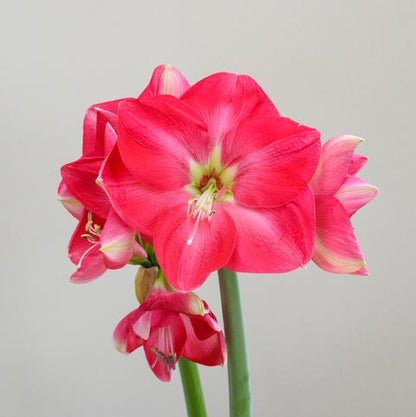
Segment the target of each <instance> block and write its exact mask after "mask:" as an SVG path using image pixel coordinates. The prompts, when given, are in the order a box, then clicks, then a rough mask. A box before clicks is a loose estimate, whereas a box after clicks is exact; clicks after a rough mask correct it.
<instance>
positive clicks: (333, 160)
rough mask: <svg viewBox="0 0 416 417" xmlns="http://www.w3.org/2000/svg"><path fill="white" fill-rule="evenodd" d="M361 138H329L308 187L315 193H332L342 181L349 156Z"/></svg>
mask: <svg viewBox="0 0 416 417" xmlns="http://www.w3.org/2000/svg"><path fill="white" fill-rule="evenodd" d="M362 141H363V139H361V138H359V137H357V136H351V135H342V136H336V137H334V138H332V139H329V140H328V141H327V142H326V143H325V144H324V145H323V146H322V152H321V158H320V160H319V165H318V168H317V169H316V172H315V175H314V177H313V178H312V181H311V183H310V187H311V188H312V191H313V192H314V194H315V195H333V194H335V193H336V192H337V190H338V188H339V187H340V186H341V184H342V183H343V182H344V180H345V177H346V176H347V174H348V171H349V169H350V164H351V162H350V161H351V157H352V155H353V153H354V150H355V148H356V147H357V145H358V144H359V143H360V142H362Z"/></svg>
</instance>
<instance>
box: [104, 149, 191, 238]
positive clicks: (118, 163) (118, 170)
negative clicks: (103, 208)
mask: <svg viewBox="0 0 416 417" xmlns="http://www.w3.org/2000/svg"><path fill="white" fill-rule="evenodd" d="M100 177H101V178H100V181H101V183H102V186H103V187H104V189H105V190H106V191H107V193H108V196H109V198H110V200H111V204H112V206H113V207H114V209H115V210H116V211H117V213H118V214H119V216H120V217H121V218H122V219H123V220H124V221H125V222H126V223H127V224H129V225H130V226H132V227H133V228H134V229H135V230H138V231H140V232H141V233H145V234H148V235H152V234H153V232H154V228H155V224H156V220H157V219H158V218H159V216H160V215H161V213H163V212H164V211H165V210H166V209H168V208H169V207H170V206H171V205H177V204H179V203H180V202H183V204H184V205H186V204H187V201H188V199H189V195H188V194H187V193H186V192H185V191H182V190H173V191H162V192H160V191H159V190H156V189H154V188H150V187H146V186H144V185H143V184H142V183H141V182H139V181H138V180H137V179H136V178H135V177H133V175H132V174H131V173H130V172H129V171H128V170H127V169H126V167H125V166H124V163H123V161H122V160H121V157H120V153H119V151H118V148H117V146H116V147H115V148H114V150H113V151H112V152H111V154H110V155H109V157H108V158H107V160H106V161H105V163H104V165H103V169H102V171H101V173H100Z"/></svg>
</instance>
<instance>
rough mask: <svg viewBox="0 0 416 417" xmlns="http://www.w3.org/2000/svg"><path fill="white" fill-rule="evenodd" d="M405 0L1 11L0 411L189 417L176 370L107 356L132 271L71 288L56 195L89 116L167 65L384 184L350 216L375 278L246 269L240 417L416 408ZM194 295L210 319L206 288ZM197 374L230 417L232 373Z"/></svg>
mask: <svg viewBox="0 0 416 417" xmlns="http://www.w3.org/2000/svg"><path fill="white" fill-rule="evenodd" d="M414 4H415V3H414V1H410V0H409V1H404V0H401V1H400V0H399V1H394V2H393V1H357V0H350V1H342V2H341V1H334V0H331V1H323V0H321V1H315V2H307V1H298V0H291V1H267V2H244V1H239V2H235V3H234V2H218V1H212V0H211V1H209V2H197V1H189V2H180V1H165V2H150V1H149V2H140V1H130V2H128V1H121V2H116V1H112V2H110V1H107V2H106V1H103V0H100V1H91V0H83V1H78V0H71V1H65V2H60V1H44V0H38V1H31V0H26V1H12V0H8V1H7V4H6V2H5V1H2V3H1V13H0V19H1V22H0V23H1V24H0V35H1V36H0V39H1V40H0V42H1V44H2V45H1V51H2V54H1V66H0V75H1V76H0V88H1V126H0V131H1V154H0V162H1V163H0V176H1V182H0V184H1V194H0V198H1V207H2V216H1V220H0V221H1V235H2V239H1V275H2V277H1V283H0V285H1V293H0V325H1V351H0V352H1V353H0V381H1V386H0V415H2V416H7V417H14V416H19V417H20V416H31V417H49V416H51V417H52V416H53V417H55V416H59V417H60V416H70V417H84V416H100V417H107V416H108V417H114V416H122V417H129V416H132V417H133V416H134V417H137V416H143V415H149V416H168V417H171V416H173V417H176V416H184V415H185V411H184V405H183V398H182V391H181V386H180V381H179V374H178V373H176V374H175V375H174V378H173V381H172V383H171V384H163V383H161V382H159V381H157V380H156V378H155V377H154V376H153V375H152V374H151V372H150V371H149V369H148V367H147V364H146V363H145V359H144V355H143V352H141V351H138V352H137V353H136V354H133V355H131V356H130V357H123V356H122V355H120V354H119V353H118V352H117V351H116V350H115V349H114V348H113V346H112V339H111V335H112V331H113V328H114V326H115V325H116V323H117V322H118V320H119V319H120V318H121V317H122V316H123V315H124V314H126V313H127V312H128V311H130V310H131V309H133V308H134V307H135V305H136V303H135V298H134V293H133V281H134V274H135V269H134V268H133V267H127V268H125V269H124V270H120V271H116V272H113V273H108V274H107V275H106V276H105V277H103V278H102V279H99V280H98V281H96V282H94V283H91V284H89V285H84V286H80V285H78V286H77V285H72V284H70V283H69V282H68V278H69V275H70V274H71V271H73V265H72V264H71V263H70V262H69V260H67V258H66V244H67V242H68V239H69V237H70V234H71V232H72V230H73V228H74V227H75V222H74V220H73V219H72V218H71V217H70V216H69V215H68V214H67V213H66V212H65V210H64V209H63V208H62V207H61V206H60V204H59V203H58V202H57V201H56V200H55V195H56V186H57V184H58V179H59V174H58V172H59V171H58V170H59V167H60V165H62V164H63V163H65V162H67V161H69V160H72V159H75V158H77V157H78V155H79V152H80V146H81V123H82V117H83V113H84V111H85V109H86V108H87V106H88V105H90V104H92V103H95V102H99V101H104V100H108V99H113V98H118V97H123V96H135V95H137V94H138V93H139V92H140V91H141V89H142V88H143V87H144V86H145V85H146V83H147V81H148V78H149V76H150V73H151V71H152V68H153V67H154V66H155V65H157V64H159V63H165V62H169V63H172V64H174V65H176V66H177V67H178V68H180V69H181V70H182V71H183V73H184V74H185V75H186V76H187V77H188V78H189V80H190V81H191V82H194V81H196V80H198V79H199V78H201V77H203V76H205V75H207V74H210V73H212V72H216V71H220V70H227V71H235V72H241V73H249V74H251V75H252V76H254V77H255V78H256V79H257V81H258V82H259V83H260V84H261V85H262V86H263V88H264V89H265V90H266V91H267V92H268V94H269V95H270V96H271V97H272V99H273V100H274V101H275V103H276V105H277V106H278V107H279V109H280V110H281V111H282V113H284V114H285V115H288V116H290V117H292V118H294V119H297V120H299V121H301V122H303V123H305V124H308V125H311V126H314V127H317V128H318V129H320V130H321V131H322V133H323V137H324V138H325V139H326V138H329V137H331V136H333V135H336V134H340V133H354V134H358V135H361V136H363V137H365V138H366V139H367V141H366V142H365V143H364V144H362V145H360V149H359V150H360V152H362V153H365V154H366V155H368V156H369V157H370V161H369V163H368V166H367V167H366V168H365V169H364V171H363V176H364V177H365V178H366V179H367V180H369V181H370V182H372V183H374V184H376V185H378V186H379V188H380V189H381V193H380V195H379V197H378V198H377V199H376V201H375V202H374V203H373V204H372V205H371V206H369V207H366V208H364V209H363V210H361V211H360V213H359V214H357V215H356V217H355V219H354V223H355V226H356V230H357V233H358V236H359V240H360V243H361V246H362V249H363V250H364V252H365V254H366V255H367V259H368V263H369V268H370V270H371V272H372V276H371V277H369V278H365V277H357V276H335V275H331V274H328V273H325V272H324V271H321V270H319V269H318V268H317V267H315V266H314V265H312V264H311V265H310V266H309V267H308V268H307V269H306V270H300V271H296V272H293V273H291V274H284V275H281V276H251V275H242V276H241V286H242V293H243V301H244V304H245V314H246V322H247V333H248V344H249V351H250V362H251V375H252V386H253V403H254V415H255V416H282V417H334V416H335V417H413V416H415V415H416V400H415V388H416V386H415V371H416V363H415V353H416V349H415V348H416V336H415V324H416V317H415V316H416V314H415V312H416V310H415V289H416V276H415V273H414V267H413V265H414V259H415V254H414V249H415V247H414V235H415V221H414V216H415V203H416V201H415V186H414V179H415V174H414V172H415V151H416V148H415V137H414V136H415V130H414V127H413V125H414V117H415V116H414V114H415V93H416V91H415V84H414V76H415V69H416V68H415V49H414V46H415V44H414V38H415V30H414V21H415V15H416V13H415V11H416V10H415V7H414ZM200 294H201V295H203V296H204V298H205V299H206V300H208V302H209V303H210V305H211V307H212V309H213V310H214V311H215V312H216V313H217V314H218V315H219V316H220V305H219V294H218V285H217V280H216V277H215V276H213V277H211V278H210V279H209V280H208V282H207V283H206V284H205V285H204V287H203V288H202V289H201V291H200ZM202 377H203V382H204V387H205V392H206V399H207V403H208V407H209V411H210V415H211V416H220V417H221V416H226V413H227V411H226V410H227V401H228V400H227V391H226V389H227V388H226V370H225V369H222V368H214V369H213V368H204V369H202Z"/></svg>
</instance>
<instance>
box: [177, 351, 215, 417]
mask: <svg viewBox="0 0 416 417" xmlns="http://www.w3.org/2000/svg"><path fill="white" fill-rule="evenodd" d="M179 369H180V372H181V379H182V387H183V393H184V395H185V403H186V411H187V412H188V417H207V415H208V414H207V409H206V407H205V400H204V393H203V391H202V386H201V379H200V378H199V372H198V367H197V365H196V364H195V363H194V362H191V361H188V360H186V359H185V358H180V359H179Z"/></svg>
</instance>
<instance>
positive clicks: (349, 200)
mask: <svg viewBox="0 0 416 417" xmlns="http://www.w3.org/2000/svg"><path fill="white" fill-rule="evenodd" d="M362 141H363V139H361V138H359V137H356V136H351V135H343V136H337V137H334V138H332V139H330V140H328V141H327V142H326V143H325V144H324V145H323V147H322V153H321V159H320V162H319V165H318V168H317V170H316V173H315V175H314V177H313V179H312V181H311V183H310V187H311V188H312V190H313V192H314V194H315V200H316V244H315V250H314V253H313V260H314V262H315V263H316V264H317V265H318V266H320V267H321V268H322V269H325V270H327V271H329V272H335V273H343V274H360V275H367V274H368V271H367V269H366V267H365V265H366V263H365V259H364V255H363V254H362V252H361V250H360V248H359V246H358V242H357V239H356V237H355V234H354V229H353V227H352V225H351V221H350V217H351V216H352V215H353V214H354V213H355V212H356V211H357V210H358V209H359V208H361V207H363V206H364V205H366V204H368V203H369V202H370V201H371V200H373V198H374V197H375V196H376V195H377V192H378V190H377V188H376V187H374V186H373V185H370V184H369V183H368V182H366V181H364V180H362V179H361V178H359V177H357V176H356V175H355V174H356V173H357V172H358V171H359V170H360V169H361V168H362V167H363V165H364V164H365V163H366V161H367V158H366V157H365V156H363V155H357V154H354V151H355V148H356V146H357V145H358V144H359V143H360V142H362Z"/></svg>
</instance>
